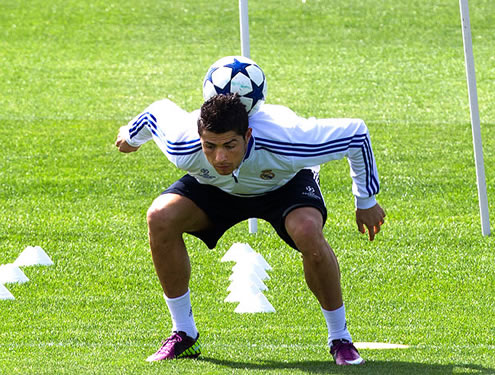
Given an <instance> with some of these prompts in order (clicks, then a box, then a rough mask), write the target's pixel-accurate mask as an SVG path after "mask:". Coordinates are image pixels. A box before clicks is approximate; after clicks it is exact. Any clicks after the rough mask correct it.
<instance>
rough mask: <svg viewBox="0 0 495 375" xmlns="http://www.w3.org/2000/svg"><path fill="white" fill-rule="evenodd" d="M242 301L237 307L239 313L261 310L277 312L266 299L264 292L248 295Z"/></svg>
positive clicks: (236, 310) (258, 311)
mask: <svg viewBox="0 0 495 375" xmlns="http://www.w3.org/2000/svg"><path fill="white" fill-rule="evenodd" d="M246 297H247V298H243V299H242V301H240V303H239V305H238V306H237V307H236V308H235V310H234V311H235V312H236V313H239V314H244V313H260V312H275V309H274V307H273V306H272V304H271V303H270V302H268V300H267V299H266V297H265V295H264V294H263V293H261V292H260V293H258V294H256V295H255V296H246Z"/></svg>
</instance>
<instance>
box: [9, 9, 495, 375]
mask: <svg viewBox="0 0 495 375" xmlns="http://www.w3.org/2000/svg"><path fill="white" fill-rule="evenodd" d="M249 11H250V13H249V16H250V33H251V55H252V57H253V59H254V60H255V61H257V62H258V63H259V64H260V65H261V66H262V67H263V69H264V70H265V73H266V75H267V77H268V85H269V86H268V102H269V103H281V104H285V105H287V106H289V107H291V108H292V109H294V110H295V111H296V112H297V113H298V114H300V115H303V116H308V117H309V116H317V117H360V118H363V119H365V121H366V122H367V124H368V125H369V128H370V131H371V135H372V141H373V146H374V150H375V156H376V159H377V165H378V169H379V173H380V178H381V184H382V192H381V193H380V195H379V196H378V200H379V202H380V203H381V205H382V206H383V207H384V208H385V209H386V211H387V221H386V224H385V226H384V227H383V228H382V232H381V233H380V234H379V236H377V239H376V240H375V241H374V242H372V243H370V242H368V241H367V240H366V237H365V236H363V235H360V234H359V233H358V231H357V229H356V225H355V223H354V212H353V197H352V194H351V191H350V178H349V171H348V166H347V162H346V161H345V160H344V161H338V162H333V163H330V164H327V165H325V166H324V167H323V168H322V184H323V192H324V195H325V199H326V203H327V206H328V209H329V220H328V222H327V225H326V226H325V234H326V236H327V238H328V240H329V242H330V244H331V245H332V247H333V248H334V249H335V252H336V254H337V256H338V257H339V261H340V265H341V269H342V276H343V289H344V295H345V301H346V307H347V312H348V323H349V327H350V330H351V333H352V335H353V338H354V340H355V341H361V342H362V341H376V342H390V343H400V344H407V345H410V348H409V349H406V350H362V352H361V354H362V355H363V357H365V359H366V360H367V363H366V365H365V366H363V367H359V368H338V367H337V366H335V365H334V364H333V361H332V360H331V358H330V355H329V354H328V349H327V347H326V327H325V323H324V320H323V317H322V315H321V313H320V310H319V306H318V304H317V303H316V300H315V299H314V297H313V296H312V294H311V293H310V292H309V290H308V289H307V287H306V285H305V282H304V279H303V272H302V265H301V261H300V256H299V255H298V254H297V253H296V252H295V251H293V250H291V249H290V248H288V247H287V246H286V245H285V244H284V243H283V242H282V241H281V240H280V239H278V237H277V236H276V234H275V232H274V231H273V230H272V229H271V227H269V225H267V223H265V222H260V223H259V232H258V234H256V235H250V234H249V233H248V230H247V223H243V224H240V225H238V226H236V227H235V228H233V229H231V230H230V231H229V232H228V233H227V234H226V235H225V237H224V238H223V239H222V240H221V241H220V242H219V244H218V247H217V248H216V249H214V250H208V249H207V248H206V246H204V245H203V244H202V243H201V242H199V241H198V240H196V239H195V238H193V237H187V238H186V244H187V246H188V248H189V253H190V257H191V262H192V267H193V276H192V280H191V290H192V301H193V308H194V312H195V317H196V322H197V325H198V327H199V329H200V332H201V335H202V341H203V347H204V355H203V356H202V357H201V359H198V360H191V361H174V362H164V363H153V364H150V363H147V362H145V358H146V357H147V356H148V355H149V354H151V353H153V352H154V351H155V350H156V349H157V347H158V345H159V343H160V341H161V340H162V339H164V338H165V337H166V336H167V335H168V333H169V329H170V319H169V315H168V312H167V309H166V306H165V303H164V301H163V297H162V294H161V290H160V287H159V284H158V280H157V277H156V275H155V273H154V269H153V265H152V261H151V256H150V254H149V250H148V244H147V228H146V219H145V213H146V210H147V207H148V206H149V205H150V203H151V202H152V200H153V199H154V198H155V197H156V196H157V195H158V194H159V193H160V192H161V191H162V190H163V189H164V188H166V187H167V186H168V185H169V184H170V183H172V182H173V181H174V180H175V179H177V178H178V177H179V176H181V175H182V172H180V171H178V170H175V169H174V168H173V167H172V165H171V164H170V163H169V162H168V161H167V160H166V158H165V156H164V155H163V154H161V152H160V151H159V150H158V148H157V147H156V146H155V145H154V144H152V143H150V144H147V145H145V146H144V147H143V148H142V149H141V150H140V151H139V152H138V153H136V154H130V155H123V154H119V153H118V151H117V150H116V149H115V147H114V145H113V142H114V140H115V136H116V134H117V130H118V128H119V127H120V126H122V125H124V124H126V123H127V121H129V120H130V119H131V118H132V117H133V116H134V115H136V114H138V113H139V112H141V111H142V110H143V109H144V108H145V107H146V106H147V105H148V104H150V103H151V102H153V101H155V100H158V99H161V98H164V97H168V98H170V99H172V100H174V101H175V102H176V103H177V104H179V105H180V106H182V107H183V108H186V109H187V110H193V109H196V108H197V107H199V106H200V105H201V103H202V96H201V83H202V79H203V76H204V74H205V72H206V70H207V68H208V67H209V65H210V64H211V63H212V62H213V61H215V60H216V59H218V58H219V57H222V56H224V55H231V54H240V43H239V20H238V3H237V0H230V1H227V0H219V1H215V2H211V1H206V0H191V1H179V0H168V1H161V2H159V1H154V0H145V1H136V0H121V1H115V0H105V1H103V0H95V1H74V0H43V1H40V0H32V1H26V0H2V1H1V2H0V67H1V68H0V147H1V149H2V152H1V156H0V207H1V210H0V264H5V263H11V262H13V261H14V260H15V259H16V257H17V256H18V255H19V253H20V252H21V251H22V250H23V249H24V248H25V247H26V246H28V245H31V246H34V245H40V246H42V247H43V248H44V249H45V250H46V251H47V253H48V254H49V255H50V257H51V258H52V259H53V260H54V262H55V265H54V266H52V267H30V268H25V269H24V272H25V273H26V275H27V276H28V277H29V278H30V282H28V283H25V284H17V285H12V284H9V285H8V288H9V290H10V291H11V293H12V294H14V296H15V297H16V299H15V300H14V301H6V300H4V301H0V374H9V375H10V374H168V373H177V374H184V373H188V374H189V373H190V374H223V373H225V374H227V373H228V374H232V373H234V374H245V373H262V374H319V373H321V374H323V373H325V374H340V373H343V374H494V373H495V338H494V337H495V314H494V313H493V312H494V309H495V260H494V254H495V242H494V238H493V236H492V237H482V235H481V227H480V219H479V210H478V200H477V190H476V176H475V167H474V160H473V148H472V137H471V126H470V120H469V106H468V96H467V88H466V80H465V68H464V55H463V47H462V35H461V26H460V17H459V4H458V2H457V1H449V0H429V1H427V0H419V1H414V2H412V1H408V0H378V1H366V0H349V1H346V2H337V1H323V0H307V1H306V2H305V3H304V2H302V1H301V0H298V1H296V0H288V1H280V0H278V1H276V0H250V1H249ZM470 13H471V24H472V33H473V43H474V54H475V63H476V73H477V79H478V96H479V106H480V114H481V120H482V136H483V145H484V156H485V168H486V177H487V185H488V196H489V203H490V210H491V211H492V216H493V212H495V204H494V202H495V151H494V150H495V138H494V137H493V131H494V129H495V105H494V103H495V57H494V54H493V51H495V2H493V0H471V1H470ZM493 220H495V216H494V217H493ZM234 242H247V243H249V244H250V245H251V246H252V247H253V248H254V249H255V250H256V251H258V252H260V253H261V254H262V255H263V256H264V257H265V258H266V259H267V261H268V262H269V263H270V264H271V266H272V267H273V271H272V272H271V273H270V276H271V280H269V281H267V286H268V288H269V290H268V291H267V292H265V295H266V296H267V298H268V299H269V301H270V302H271V303H272V305H273V306H274V307H275V309H276V310H277V312H276V313H275V314H253V315H250V314H243V315H240V314H236V313H234V308H235V305H233V304H226V303H224V302H223V299H224V298H225V297H226V296H227V287H228V285H229V280H228V277H229V275H230V273H231V267H232V264H228V263H221V262H220V259H221V257H222V256H223V254H224V253H225V252H226V251H227V250H228V249H229V247H230V246H231V245H232V244H233V243H234Z"/></svg>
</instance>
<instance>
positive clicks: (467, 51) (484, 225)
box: [459, 0, 490, 236]
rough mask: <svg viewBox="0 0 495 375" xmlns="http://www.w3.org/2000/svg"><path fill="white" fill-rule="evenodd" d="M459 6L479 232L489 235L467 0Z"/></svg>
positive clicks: (462, 0) (463, 0)
mask: <svg viewBox="0 0 495 375" xmlns="http://www.w3.org/2000/svg"><path fill="white" fill-rule="evenodd" d="M459 6H460V10H461V23H462V37H463V40H464V58H465V62H466V76H467V86H468V94H469V109H470V112H471V128H472V131H473V145H474V161H475V163H476V180H477V185H478V200H479V206H480V216H481V233H482V234H483V235H484V236H489V235H490V217H489V213H488V197H487V194H486V181H485V167H484V161H483V145H482V144H481V129H480V114H479V109H478V93H477V90H476V75H475V70H474V56H473V41H472V37H471V23H470V21H469V7H468V0H459Z"/></svg>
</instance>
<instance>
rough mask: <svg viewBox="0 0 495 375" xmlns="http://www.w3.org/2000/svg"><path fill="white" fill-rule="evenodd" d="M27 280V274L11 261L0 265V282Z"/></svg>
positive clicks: (23, 281)
mask: <svg viewBox="0 0 495 375" xmlns="http://www.w3.org/2000/svg"><path fill="white" fill-rule="evenodd" d="M28 281H29V279H28V278H27V276H26V275H25V274H24V272H22V271H21V269H20V268H19V267H17V266H16V265H14V264H12V263H9V264H2V265H0V284H7V283H25V282H28Z"/></svg>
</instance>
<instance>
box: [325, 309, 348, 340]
mask: <svg viewBox="0 0 495 375" xmlns="http://www.w3.org/2000/svg"><path fill="white" fill-rule="evenodd" d="M321 311H322V312H323V316H324V317H325V320H326V322H327V327H328V346H332V341H333V340H338V339H345V340H348V341H350V342H352V338H351V334H350V333H349V331H348V330H347V322H346V319H345V307H344V305H342V306H341V307H339V308H338V309H337V310H332V311H328V310H325V309H324V308H323V307H322V308H321Z"/></svg>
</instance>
